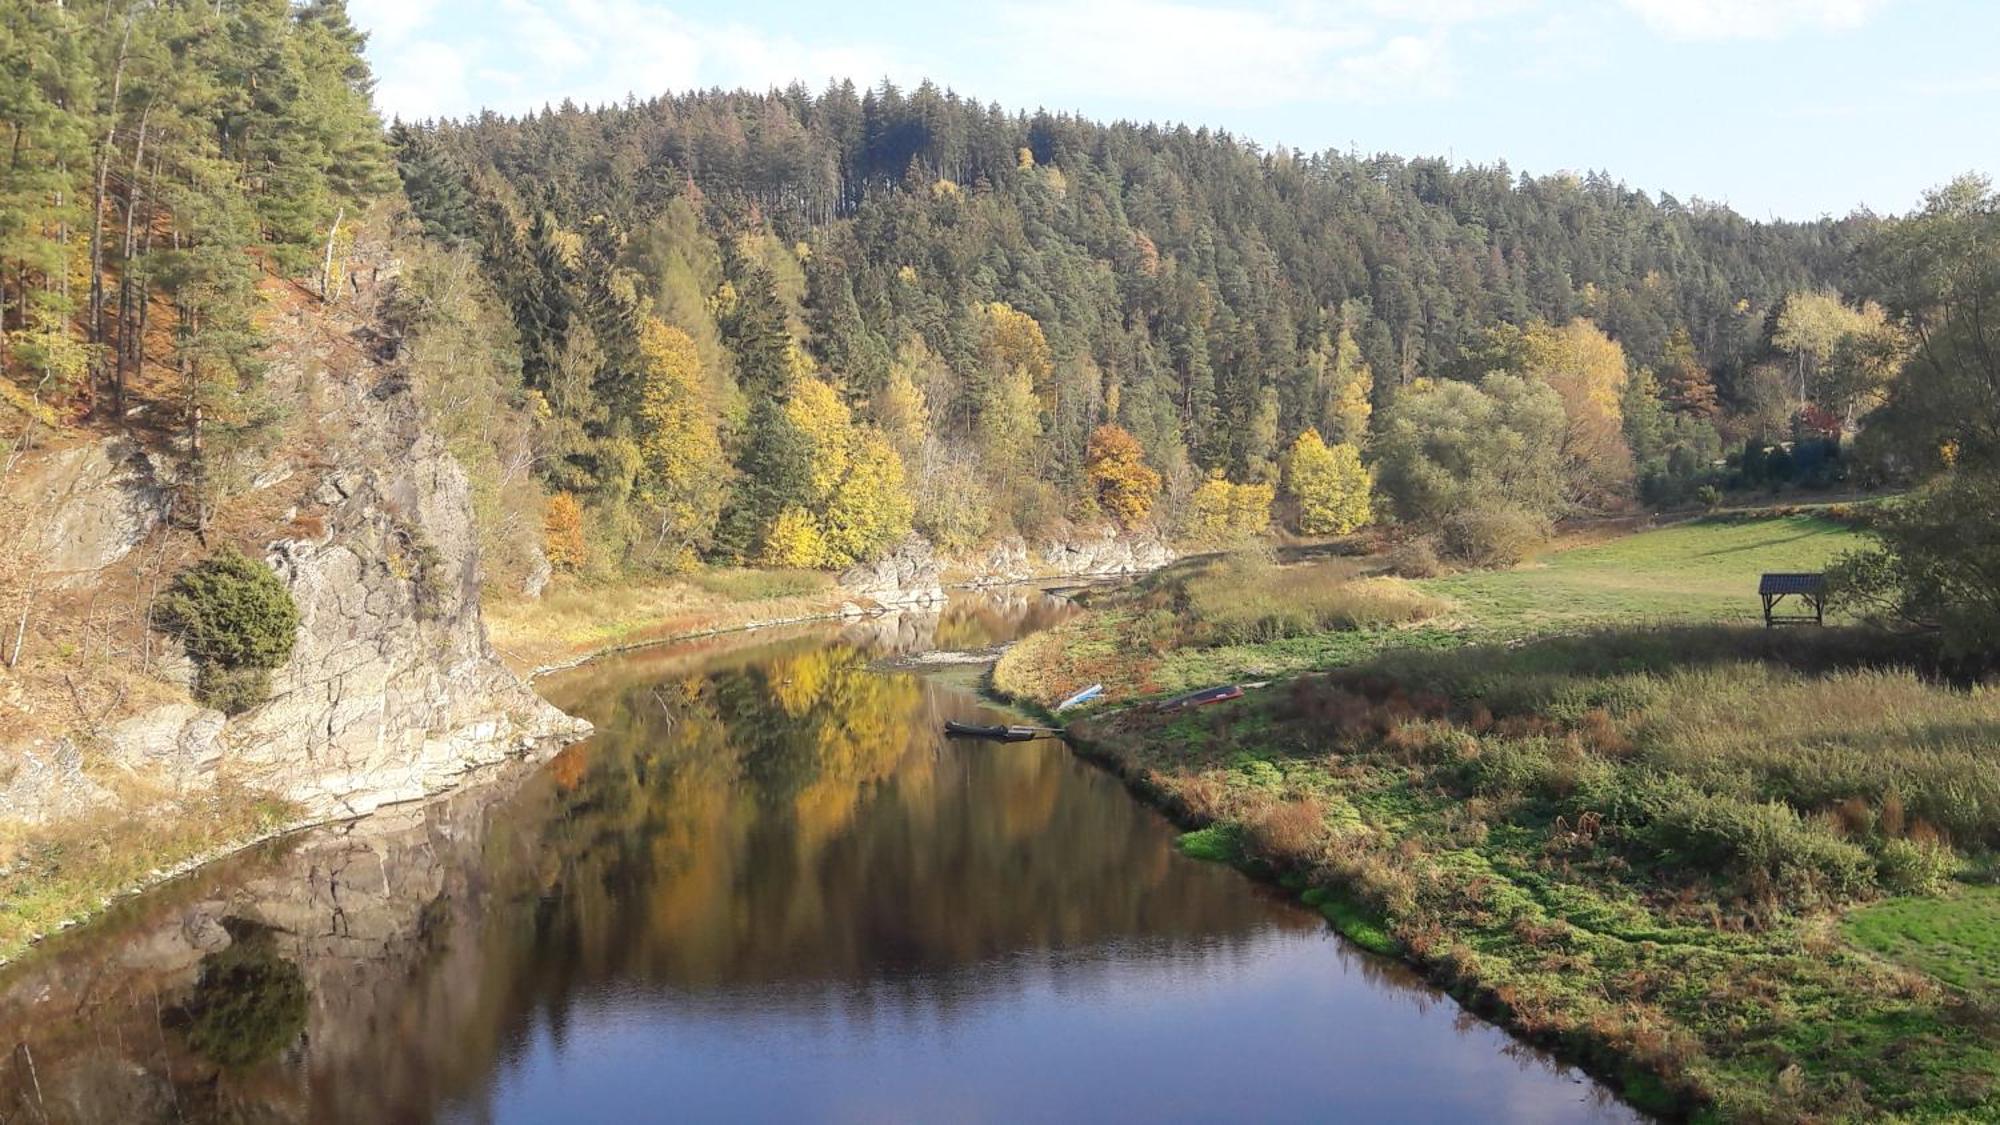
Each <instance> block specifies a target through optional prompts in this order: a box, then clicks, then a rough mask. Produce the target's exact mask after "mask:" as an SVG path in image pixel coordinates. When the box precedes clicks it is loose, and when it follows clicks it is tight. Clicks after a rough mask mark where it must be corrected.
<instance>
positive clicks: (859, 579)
mask: <svg viewBox="0 0 2000 1125" xmlns="http://www.w3.org/2000/svg"><path fill="white" fill-rule="evenodd" d="M943 572H944V568H943V566H942V565H941V564H940V563H939V562H938V558H937V553H936V552H935V551H933V550H931V545H930V541H929V540H926V539H924V538H923V537H922V536H918V535H912V536H910V537H908V538H906V539H904V540H903V541H902V542H901V543H899V544H897V545H896V548H895V549H894V550H892V551H890V552H889V553H888V554H886V555H883V556H882V557H881V558H879V559H876V560H874V561H873V562H865V563H858V564H856V565H855V566H853V567H850V568H848V570H847V572H846V573H845V574H842V575H841V576H840V586H841V589H843V590H846V591H847V592H848V593H850V594H853V595H856V596H858V597H863V598H868V599H870V600H871V601H873V602H875V603H876V604H877V605H880V606H882V607H883V608H886V609H902V608H908V607H911V606H937V605H943V604H944V600H945V594H944V582H943V580H942V577H941V576H942V574H943Z"/></svg>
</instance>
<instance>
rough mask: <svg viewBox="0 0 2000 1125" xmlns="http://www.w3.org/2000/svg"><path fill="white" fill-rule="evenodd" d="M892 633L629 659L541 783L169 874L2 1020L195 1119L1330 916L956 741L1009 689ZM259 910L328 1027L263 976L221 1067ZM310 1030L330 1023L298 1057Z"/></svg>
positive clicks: (1119, 808) (93, 1074)
mask: <svg viewBox="0 0 2000 1125" xmlns="http://www.w3.org/2000/svg"><path fill="white" fill-rule="evenodd" d="M872 658H873V654H872V653H867V652H864V651H862V650H858V649H854V648H850V647H845V646H840V645H831V646H829V645H826V644H825V643H824V642H822V641H817V640H813V639H810V638H806V639H801V640H797V641H793V642H781V643H777V644H774V645H767V646H763V647H759V648H756V649H753V650H748V651H735V652H728V653H725V654H723V655H720V656H717V655H714V654H708V655H704V656H702V657H701V658H700V659H699V660H685V659H683V660H679V661H677V662H676V661H673V660H669V659H668V658H667V657H666V656H664V655H660V654H645V655H644V656H643V658H641V659H636V660H633V661H630V662H625V661H612V662H607V663H606V665H604V666H602V667H599V668H596V669H593V670H592V671H591V672H590V674H589V676H588V678H587V687H584V688H583V689H582V690H584V691H586V692H587V697H586V698H585V705H584V706H583V707H582V708H581V709H582V710H584V712H585V713H586V714H587V715H588V717H589V718H591V719H592V720H593V721H594V722H596V723H597V724H598V728H599V733H598V735H597V736H596V737H595V738H593V739H592V740H591V741H590V742H589V743H587V744H584V745H582V746H579V747H576V748H573V749H571V750H569V751H566V752H565V753H564V754H563V755H562V756H561V757H560V758H559V759H558V760H557V761H556V762H555V763H552V764H551V766H550V767H549V768H547V769H544V770H542V771H540V772H538V773H536V774H534V775H532V776H530V777H528V778H526V779H525V780H524V781H521V782H518V783H514V786H513V791H512V792H511V793H510V792H507V791H506V789H504V788H489V789H486V790H477V791H470V792H468V793H466V794H462V795H460V796H458V797H454V798H452V799H450V800H448V801H445V802H441V803H439V804H436V805H433V806H430V807H427V808H424V809H421V810H415V809H412V810H404V811H402V812H399V813H385V814H378V815H377V816H376V817H373V818H369V819H367V820H363V821H361V822H358V823H357V824H354V825H350V826H343V827H340V828H337V829H328V830H323V831H321V832H316V833H311V834H308V835H306V836H304V837H300V838H298V839H296V840H294V841H292V842H290V843H289V844H287V845H286V847H285V848H283V849H279V850H273V851H270V852H265V853H259V854H256V855H252V856H246V857H244V858H242V859H241V860H238V861H236V862H234V863H231V864H226V865H222V866H219V867H217V868H213V869H210V870H208V871H206V872H204V873H203V874H202V875H201V876H200V877H199V878H198V879H197V880H196V881H195V883H194V884H193V885H191V886H189V887H186V888H182V889H180V890H173V891H172V892H171V893H169V894H165V895H160V896H154V897H151V898H149V899H147V900H141V901H140V903H139V904H137V905H141V906H144V905H147V904H148V903H151V904H153V905H152V908H151V909H150V910H134V911H128V916H127V918H126V919H125V920H124V921H122V922H120V923H118V925H115V926H109V927H98V928H95V930H94V932H91V933H85V934H79V935H76V937H77V939H79V940H77V941H74V942H71V943H69V944H68V945H67V946H66V947H65V948H66V949H67V950H68V952H67V953H63V954H61V955H60V956H57V957H55V958H52V959H45V961H44V962H43V964H42V966H41V967H32V966H24V967H23V968H24V971H27V972H28V974H29V975H28V976H26V977H25V978H24V977H19V976H17V977H16V978H15V979H13V980H12V981H9V982H5V983H4V984H0V1026H4V1027H8V1028H10V1029H12V1028H18V1029H20V1030H19V1037H20V1039H21V1041H22V1042H27V1041H28V1040H30V1039H32V1040H33V1043H34V1047H35V1050H34V1052H33V1054H34V1058H35V1061H36V1062H37V1063H38V1064H39V1065H40V1067H41V1070H40V1074H41V1077H42V1082H43V1084H44V1086H45V1087H49V1088H53V1087H55V1086H57V1085H64V1088H74V1089H77V1090H80V1091H91V1090H98V1091H116V1090H117V1089H119V1087H117V1086H116V1085H115V1083H114V1079H115V1080H116V1081H117V1082H127V1081H128V1080H129V1083H130V1084H131V1085H132V1089H133V1091H135V1093H133V1095H132V1096H133V1098H134V1099H138V1100H137V1101H131V1102H130V1104H140V1103H141V1102H143V1103H144V1104H147V1105H157V1106H164V1107H167V1108H168V1109H170V1110H171V1109H172V1108H173V1107H174V1106H175V1105H178V1106H179V1107H180V1109H179V1110H178V1111H177V1112H181V1113H183V1114H184V1115H185V1116H186V1117H188V1118H189V1119H194V1120H199V1119H203V1118H204V1117H210V1116H215V1115H218V1114H226V1115H238V1116H240V1115H244V1114H248V1115H250V1116H257V1117H266V1118H271V1119H303V1118H307V1117H312V1118H317V1119H323V1120H402V1119H411V1118H422V1117H425V1116H428V1115H430V1114H432V1113H434V1112H436V1111H437V1110H438V1108H439V1107H441V1106H444V1105H447V1104H456V1105H458V1106H459V1107H461V1108H464V1107H467V1106H471V1107H475V1108H474V1113H473V1115H474V1116H477V1115H478V1113H477V1109H476V1107H477V1106H479V1105H481V1104H483V1103H484V1102H485V1100H486V1099H487V1098H488V1097H489V1096H490V1090H491V1086H492V1082H493V1079H494V1076H495V1073H496V1070H497V1068H498V1067H499V1066H500V1065H501V1060H503V1059H505V1058H508V1057H510V1056H513V1055H515V1054H517V1053H518V1052H519V1051H520V1050H521V1049H522V1045H523V1044H524V1043H526V1042H527V1041H528V1040H529V1038H530V1037H531V1036H532V1035H534V1034H536V1033H537V1029H541V1030H542V1031H545V1032H546V1033H547V1034H549V1035H551V1036H552V1037H553V1038H554V1039H555V1040H557V1041H558V1042H561V1041H563V1040H564V1039H565V1038H566V1037H567V1036H568V1035H569V1029H570V1027H571V1025H572V1023H573V1021H574V1020H575V1019H576V1018H577V1013H578V1011H579V1007H578V1006H579V1005H580V1004H582V1005H596V1004H598V1003H600V1002H601V998H603V997H606V996H610V995H619V996H623V997H626V998H644V1002H646V1003H651V1004H672V1005H674V1006H676V1008H678V1009H681V1010H689V1011H698V1010H714V1011H716V1012H718V1013H724V1012H727V1013H731V1014H736V1013H740V1011H741V1008H742V1005H743V1004H745V1003H750V1004H762V1005H766V1006H768V1005H769V1004H771V1003H773V1002H776V1003H780V1004H785V1005H796V1006H799V1007H800V1008H801V1009H803V1010H812V1009H814V1008H817V1009H820V1010H829V1011H842V1012H846V1013H849V1014H853V1015H864V1014H867V1013H902V1014H915V1015H922V1014H924V1013H936V1014H940V1015H949V1014H950V1013H951V1012H953V1011H957V1010H961V1009H962V1008H964V1007H965V1006H967V1005H973V1004H977V1003H979V1002H981V1001H983V1000H984V999H986V998H989V997H992V996H995V995H1009V994H1013V993H1015V992H1016V991H1018V990H1020V989H1022V988H1025V987H1027V984H1028V982H1030V981H1032V980H1034V979H1038V978H1037V974H1040V976H1039V979H1045V980H1048V979H1053V980H1057V981H1059V982H1066V985H1065V986H1066V987H1067V984H1068V983H1075V984H1078V985H1079V986H1080V984H1081V982H1085V981H1087V980H1089V979H1090V978H1091V977H1092V976H1093V974H1102V973H1104V972H1107V971H1112V969H1111V967H1112V966H1115V965H1119V964H1125V965H1130V964H1134V963H1145V964H1163V963H1178V962H1186V963H1188V964H1199V963H1202V962H1203V961H1204V959H1208V958H1213V957H1216V956H1234V955H1247V954H1246V953H1244V951H1245V950H1247V949H1248V948H1249V944H1250V942H1249V939H1250V936H1251V935H1253V934H1255V933H1258V932H1261V931H1262V930H1263V929H1264V928H1265V927H1267V926H1269V925H1271V924H1272V922H1273V920H1274V919H1276V920H1277V921H1278V922H1279V924H1286V922H1285V920H1286V919H1290V920H1291V921H1290V923H1289V924H1292V925H1298V926H1305V925H1309V924H1311V923H1310V922H1309V921H1308V920H1307V919H1305V918H1304V916H1302V915H1297V914H1293V913H1280V914H1274V913H1272V911H1271V909H1270V908H1269V907H1268V906H1267V905H1266V904H1264V903H1263V902H1261V901H1259V900H1257V899H1256V898H1255V897H1254V896H1252V895H1250V894H1246V889H1245V887H1244V885H1243V884H1242V883H1241V881H1240V880H1239V879H1237V878H1236V877H1235V876H1234V875H1233V874H1232V873H1230V872H1227V871H1225V870H1221V869H1217V868H1211V867H1206V866H1197V865H1194V864H1190V863H1186V862H1183V861H1180V860H1179V859H1178V858H1177V857H1175V856H1174V855H1173V854H1172V852H1171V850H1170V848H1169V846H1168V842H1169V839H1170V836H1171V833H1170V831H1169V830H1168V829H1166V828H1165V826H1164V825H1163V824H1161V823H1160V822H1159V821H1158V820H1157V819H1156V818H1154V817H1153V816H1152V814H1150V813H1148V812H1147V811H1145V810H1144V809H1142V808H1141V807H1140V806H1139V805H1137V803H1135V802H1133V801H1132V800H1131V799H1129V798H1128V797H1127V796H1126V795H1125V794H1124V793H1123V792H1122V791H1120V790H1119V789H1118V787H1117V786H1116V783H1115V782H1113V781H1111V780H1110V779H1109V778H1107V777H1105V776H1103V775H1101V774H1099V773H1097V772H1095V771H1092V770H1089V769H1087V768H1085V767H1082V766H1080V765H1078V764H1077V763H1076V762H1075V761H1074V760H1073V759H1072V758H1071V757H1070V755H1069V754H1068V752H1067V751H1066V750H1064V749H1062V748H1061V747H1060V746H1057V745H1053V744H1045V745H1027V746H982V745H971V744H951V745H945V744H942V743H941V741H940V739H939V737H938V731H939V729H940V726H941V724H942V722H943V720H944V719H945V718H947V717H958V718H965V719H973V718H979V717H981V716H982V714H983V713H982V712H981V710H980V708H979V706H978V704H977V703H976V701H974V700H972V699H971V698H969V697H967V696H965V695H963V694H959V693H955V692H952V691H949V690H947V689H943V688H939V687H937V686H935V685H933V684H931V683H930V682H928V681H925V680H923V679H922V678H920V677H915V676H900V675H885V674H881V673H877V672H871V671H869V670H868V668H867V662H868V661H869V660H871V659H872ZM576 686H577V685H576V684H572V685H571V687H572V688H573V689H574V688H576ZM572 698H574V697H572ZM237 916H241V917H246V918H256V919H262V920H264V921H266V922H267V923H269V925H270V926H271V927H272V928H271V929H270V930H269V932H268V936H267V938H266V939H259V940H269V941H270V942H272V943H273V945H272V946H271V950H270V951H271V952H273V953H274V954H275V960H274V961H264V960H258V961H257V963H258V964H261V965H265V966H267V967H268V966H269V965H271V964H274V963H291V964H296V965H297V966H298V969H299V971H300V973H301V974H302V977H303V985H304V989H305V994H306V995H309V997H310V1003H309V1004H308V1005H307V1007H306V1019H307V1021H308V1028H307V1034H306V1035H305V1036H304V1037H303V1039H302V1040H301V1039H300V1038H299V1037H298V1036H297V1035H296V1034H295V1033H294V1031H293V1029H292V1028H291V1025H290V1023H289V1022H288V1021H289V1020H290V1019H291V1016H290V1015H289V1013H291V1012H293V1011H295V1010H296V1009H295V1007H294V1006H293V1004H292V1002H291V1000H290V999H288V997H291V996H293V995H295V993H293V992H292V991H291V984H290V983H288V982H287V981H279V982H278V983H279V987H278V988H276V989H270V988H263V989H245V990H242V994H243V995H244V996H246V997H249V996H252V995H253V994H261V995H262V996H263V997H264V998H265V999H267V1000H268V999H270V998H272V997H274V996H275V997H276V999H277V1000H278V1001H280V1002H279V1003H277V1004H273V1005H264V1004H262V1003H261V1002H259V1003H251V1004H249V1005H248V1006H247V1007H245V1008H243V1009H242V1011H244V1012H248V1013H250V1014H251V1015H253V1016H255V1017H256V1019H254V1020H251V1021H249V1022H244V1021H235V1020H224V1021H223V1023H226V1024H228V1025H229V1026H231V1027H237V1028H239V1029H240V1028H249V1030H251V1031H257V1030H258V1028H263V1029H265V1030H270V1029H275V1031H273V1032H272V1034H270V1035H264V1034H262V1032H261V1031H259V1032H258V1034H256V1035H245V1036H242V1037H240V1038H241V1043H242V1044H250V1043H251V1041H252V1040H255V1041H256V1044H257V1046H256V1050H255V1051H254V1052H249V1048H248V1047H247V1046H246V1047H245V1051H246V1052H249V1053H246V1054H245V1055H244V1060H245V1062H244V1064H243V1065H240V1066H237V1067H236V1068H235V1069H233V1070H229V1071H227V1072H225V1073H223V1074H222V1075H221V1076H219V1077H218V1075H217V1068H216V1066H215V1064H214V1063H213V1062H212V1061H208V1060H204V1059H202V1058H201V1057H200V1055H199V1053H198V1052H197V1051H195V1049H194V1047H195V1045H194V1044H192V1043H191V1042H190V1040H189V1037H188V1034H187V1031H186V1029H185V1027H179V1026H170V1025H171V1024H172V1020H171V1013H172V1011H173V1009H174V1008H175V1007H176V1006H181V1005H189V1004H190V1001H191V1000H193V999H194V998H195V997H196V995H197V992H196V986H197V982H198V981H199V980H200V979H201V977H202V974H203V971H204V970H203V964H204V963H203V960H202V958H203V956H204V955H205V954H213V953H214V952H215V951H216V950H217V949H222V948H225V947H224V946H223V945H222V942H223V941H224V938H223V936H222V935H221V934H220V931H219V930H218V929H217V927H216V924H215V923H216V921H217V920H218V919H224V918H230V917H237ZM203 926H206V927H207V929H206V930H205V931H204V930H203V929H202V927H203ZM198 933H206V934H207V935H208V936H207V937H204V938H202V939H201V940H199V941H197V940H195V937H194V936H191V935H196V934H198ZM93 942H94V943H95V944H94V945H93V944H92V943H93ZM226 948H235V947H234V946H230V947H226ZM251 952H254V951H253V950H250V949H248V948H247V947H246V948H245V951H244V952H243V953H241V954H238V955H234V956H236V957H240V958H242V959H243V960H244V961H245V963H248V962H249V961H250V960H252V958H251V957H250V953H251ZM225 959H229V958H225ZM217 963H218V962H215V961H211V962H208V964H209V965H210V966H211V967H212V966H214V965H215V964H217ZM35 974H40V975H39V977H37V976H36V975H35ZM212 975H213V974H212ZM266 975H267V976H269V974H266ZM280 975H282V970H280ZM215 979H219V978H215ZM271 979H274V980H275V979H276V978H275V977H272V978H271ZM41 995H55V996H58V997H59V998H60V1001H59V1002H56V1003H50V1004H47V1005H42V1004H41V1003H40V1002H39V1001H34V1000H33V999H32V998H33V997H35V996H41ZM214 999H216V998H211V1000H214ZM190 1010H194V1007H190ZM209 1010H211V1011H214V1012H217V1013H223V1012H226V1011H228V1010H229V1009H228V1007H227V1005H226V1004H221V1003H213V1004H211V1005H210V1007H209ZM163 1011H164V1012H166V1013H167V1014H168V1015H167V1017H166V1019H167V1022H166V1024H163V1023H162V1018H163V1017H162V1016H161V1012H163ZM79 1014H81V1016H82V1022H78V1023H76V1025H75V1026H72V1023H73V1022H75V1021H76V1020H77V1017H78V1015H79ZM265 1017H270V1018H268V1019H267V1018H265ZM253 1023H254V1024H255V1025H256V1026H255V1027H252V1026H250V1025H251V1024H253ZM218 1026H220V1025H218ZM229 1038H230V1036H229V1035H228V1034H222V1035H220V1036H219V1037H218V1038H217V1039H216V1042H217V1043H225V1042H227V1041H228V1040H229ZM279 1040H284V1041H286V1042H300V1043H302V1044H303V1046H301V1047H299V1048H298V1049H296V1050H294V1051H290V1052H287V1051H283V1050H278V1051H277V1052H275V1053H274V1054H270V1055H266V1054H265V1050H266V1046H268V1044H269V1043H272V1042H277V1041H279ZM11 1045H12V1044H11V1042H0V1049H4V1048H7V1047H10V1046H11ZM107 1045H108V1046H107ZM221 1049H223V1050H228V1049H229V1048H227V1047H223V1048H221ZM107 1052H109V1053H107ZM133 1064H137V1067H136V1068H135V1067H134V1066H133ZM120 1068H123V1069H120ZM119 1075H123V1076H125V1077H122V1078H121V1077H117V1076H119ZM134 1075H140V1076H143V1081H142V1080H141V1078H139V1077H133V1076H134ZM26 1081H27V1079H26V1074H25V1072H24V1071H23V1070H21V1069H20V1067H19V1066H18V1065H17V1066H15V1067H13V1068H10V1069H9V1070H7V1071H6V1072H4V1073H0V1112H12V1111H14V1110H18V1109H21V1108H22V1107H24V1106H26V1105H29V1104H30V1103H28V1102H26V1101H24V1100H22V1099H23V1098H26V1097H28V1096H30V1095H29V1094H28V1093H27V1092H26V1091H27V1090H28V1087H27V1085H26ZM65 1084H66V1085H65ZM141 1095H143V1097H141ZM51 1096H54V1095H51ZM83 1096H84V1095H83V1094H79V1095H78V1097H83ZM128 1100H129V1099H128ZM75 1104H77V1105H84V1104H91V1105H95V1106H98V1107H99V1108H102V1107H103V1106H104V1105H106V1104H109V1103H106V1102H104V1101H102V1100H101V1099H100V1100H99V1101H98V1102H94V1103H85V1102H77V1103H75ZM118 1104H120V1105H124V1104H127V1103H126V1102H120V1103H118ZM225 1106H227V1107H230V1108H228V1109H227V1110H225V1109H224V1108H223V1107H225ZM191 1107H192V1108H191ZM202 1107H210V1108H212V1109H213V1111H214V1112H212V1113H211V1112H210V1111H209V1108H202ZM246 1107H247V1108H246ZM52 1116H53V1117H54V1119H57V1120H60V1119H62V1117H63V1115H62V1114H60V1113H57V1114H54V1115H52ZM70 1116H71V1117H72V1118H73V1119H89V1118H90V1117H92V1116H93V1114H92V1113H91V1112H82V1111H79V1112H77V1113H72V1114H71V1115H70ZM97 1116H101V1114H97ZM116 1116H119V1117H121V1118H122V1119H129V1120H147V1119H149V1115H148V1114H147V1113H138V1112H132V1113H121V1114H118V1115H116ZM26 1119H38V1118H36V1117H35V1116H34V1115H33V1114H30V1115H29V1116H28V1117H27V1118H26ZM168 1119H172V1118H171V1117H169V1118H168Z"/></svg>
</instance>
